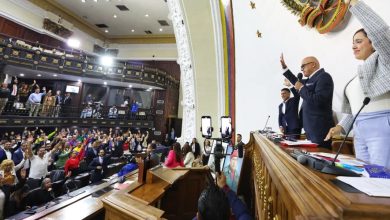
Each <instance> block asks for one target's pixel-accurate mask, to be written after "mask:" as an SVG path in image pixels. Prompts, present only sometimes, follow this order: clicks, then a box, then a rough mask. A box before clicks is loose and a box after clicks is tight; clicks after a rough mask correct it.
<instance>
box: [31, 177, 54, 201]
mask: <svg viewBox="0 0 390 220" xmlns="http://www.w3.org/2000/svg"><path fill="white" fill-rule="evenodd" d="M53 199H54V194H53V191H52V183H51V180H50V178H45V179H44V180H43V181H42V184H41V187H40V188H37V189H35V190H32V191H30V192H29V193H28V195H27V197H26V205H27V206H30V207H33V206H39V205H42V204H45V203H48V202H50V201H51V200H53Z"/></svg>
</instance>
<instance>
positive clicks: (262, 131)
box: [260, 115, 271, 133]
mask: <svg viewBox="0 0 390 220" xmlns="http://www.w3.org/2000/svg"><path fill="white" fill-rule="evenodd" d="M269 117H271V116H270V115H268V117H267V121H266V122H265V125H264V128H263V130H261V131H260V133H264V131H265V128H266V127H267V125H268V120H269Z"/></svg>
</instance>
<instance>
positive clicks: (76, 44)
mask: <svg viewBox="0 0 390 220" xmlns="http://www.w3.org/2000/svg"><path fill="white" fill-rule="evenodd" d="M67 43H68V46H69V47H71V48H79V47H80V41H79V40H77V39H75V38H69V39H68V42H67Z"/></svg>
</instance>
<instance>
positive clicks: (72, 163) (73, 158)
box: [64, 145, 85, 177]
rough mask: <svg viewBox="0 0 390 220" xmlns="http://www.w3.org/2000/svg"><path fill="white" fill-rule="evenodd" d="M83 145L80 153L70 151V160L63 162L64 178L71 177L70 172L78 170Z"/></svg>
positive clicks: (83, 149)
mask: <svg viewBox="0 0 390 220" xmlns="http://www.w3.org/2000/svg"><path fill="white" fill-rule="evenodd" d="M84 152H85V145H83V147H82V148H81V150H80V152H78V153H77V152H76V151H72V153H71V155H70V158H69V159H68V160H67V161H66V162H65V166H64V170H65V176H66V177H69V176H71V175H72V171H74V170H76V169H78V168H79V165H80V161H81V159H83V158H84Z"/></svg>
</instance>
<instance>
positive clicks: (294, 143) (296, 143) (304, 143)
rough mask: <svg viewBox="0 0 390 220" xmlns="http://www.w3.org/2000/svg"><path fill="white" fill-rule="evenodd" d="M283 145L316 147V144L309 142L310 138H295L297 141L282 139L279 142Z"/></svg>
mask: <svg viewBox="0 0 390 220" xmlns="http://www.w3.org/2000/svg"><path fill="white" fill-rule="evenodd" d="M280 143H281V144H282V145H284V146H291V147H298V146H299V147H317V146H318V144H316V143H313V142H311V141H310V140H297V141H288V140H284V141H281V142H280Z"/></svg>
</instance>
